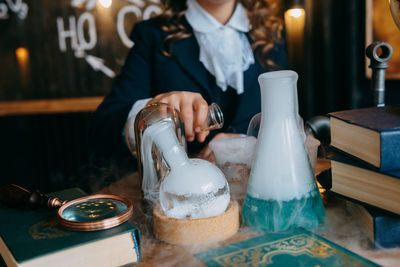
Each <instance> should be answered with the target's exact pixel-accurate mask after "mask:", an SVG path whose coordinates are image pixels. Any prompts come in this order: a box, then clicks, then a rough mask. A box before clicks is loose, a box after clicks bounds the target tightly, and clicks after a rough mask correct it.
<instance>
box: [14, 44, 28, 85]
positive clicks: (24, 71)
mask: <svg viewBox="0 0 400 267" xmlns="http://www.w3.org/2000/svg"><path fill="white" fill-rule="evenodd" d="M15 56H16V57H17V62H18V66H19V71H20V75H21V84H22V85H23V86H27V84H28V75H29V70H28V65H29V51H28V49H26V48H25V47H18V48H17V49H16V50H15Z"/></svg>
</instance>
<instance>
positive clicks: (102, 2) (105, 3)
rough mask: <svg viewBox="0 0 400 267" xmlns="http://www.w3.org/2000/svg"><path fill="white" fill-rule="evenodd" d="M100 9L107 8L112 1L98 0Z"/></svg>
mask: <svg viewBox="0 0 400 267" xmlns="http://www.w3.org/2000/svg"><path fill="white" fill-rule="evenodd" d="M99 2H100V4H101V5H102V7H105V8H108V7H110V6H111V4H112V0H99Z"/></svg>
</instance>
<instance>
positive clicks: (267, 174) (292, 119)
mask: <svg viewBox="0 0 400 267" xmlns="http://www.w3.org/2000/svg"><path fill="white" fill-rule="evenodd" d="M297 79H298V75H297V73H296V72H294V71H274V72H267V73H264V74H261V75H260V76H259V77H258V81H259V84H260V88H261V100H262V102H261V120H260V130H259V133H258V138H257V149H256V154H255V159H254V162H253V166H252V169H251V173H250V179H249V184H248V187H247V192H246V197H245V200H244V203H243V212H242V216H243V221H244V223H245V225H246V226H249V227H251V228H254V229H256V230H260V231H263V232H278V231H284V230H288V229H291V228H298V227H303V228H306V229H312V228H315V227H316V226H318V225H319V224H321V223H322V221H323V219H324V216H325V209H324V206H323V203H322V199H321V196H320V193H319V191H318V187H317V185H316V182H315V179H314V173H313V170H312V168H311V164H310V161H309V158H308V155H307V152H306V149H305V145H304V133H303V132H302V129H300V128H299V124H298V119H299V115H298V103H297V85H296V83H297Z"/></svg>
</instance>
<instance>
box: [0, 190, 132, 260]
mask: <svg viewBox="0 0 400 267" xmlns="http://www.w3.org/2000/svg"><path fill="white" fill-rule="evenodd" d="M49 195H52V196H56V197H59V198H60V199H62V200H72V199H75V198H79V197H82V196H85V195H86V193H85V192H83V191H82V190H80V189H79V188H72V189H68V190H64V191H59V192H56V193H52V194H49ZM56 212H57V211H56V210H45V209H37V210H30V209H24V208H10V207H5V206H2V204H0V222H1V223H0V255H1V257H2V258H3V260H4V262H5V263H6V264H7V266H9V267H13V266H26V267H28V266H66V267H67V266H68V267H69V266H96V267H97V266H123V265H130V264H133V263H136V262H138V261H139V256H140V254H139V253H140V244H139V230H138V229H137V228H136V227H135V226H133V225H132V224H131V223H129V222H126V223H123V224H121V225H119V226H117V227H114V228H111V229H107V230H101V231H90V232H79V231H69V230H66V229H63V228H61V227H60V225H59V224H58V221H57V219H56ZM0 266H1V260H0Z"/></svg>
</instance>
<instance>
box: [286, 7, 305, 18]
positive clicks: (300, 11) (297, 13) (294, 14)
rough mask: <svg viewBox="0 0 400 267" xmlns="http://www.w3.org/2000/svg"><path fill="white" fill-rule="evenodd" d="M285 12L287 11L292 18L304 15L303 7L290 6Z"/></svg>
mask: <svg viewBox="0 0 400 267" xmlns="http://www.w3.org/2000/svg"><path fill="white" fill-rule="evenodd" d="M286 12H288V14H289V16H291V17H294V18H299V17H300V16H301V15H304V9H302V8H292V9H289V10H288V11H286Z"/></svg>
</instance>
